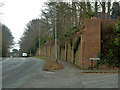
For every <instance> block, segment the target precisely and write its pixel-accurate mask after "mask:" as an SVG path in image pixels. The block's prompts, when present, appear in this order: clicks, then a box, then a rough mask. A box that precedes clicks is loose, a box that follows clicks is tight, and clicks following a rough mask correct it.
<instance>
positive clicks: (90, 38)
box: [81, 19, 101, 68]
mask: <svg viewBox="0 0 120 90" xmlns="http://www.w3.org/2000/svg"><path fill="white" fill-rule="evenodd" d="M100 45H101V21H100V20H98V19H94V20H91V19H90V20H86V21H85V29H84V32H83V34H82V37H81V52H82V53H81V56H82V57H81V60H82V68H89V67H91V61H90V60H89V58H97V57H98V51H100ZM95 63H96V61H94V65H95Z"/></svg>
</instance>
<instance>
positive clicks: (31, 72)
mask: <svg viewBox="0 0 120 90" xmlns="http://www.w3.org/2000/svg"><path fill="white" fill-rule="evenodd" d="M44 64H45V60H41V59H37V58H6V59H4V60H3V61H2V88H117V87H118V74H117V73H115V74H112V73H105V74H104V73H99V74H98V73H81V71H82V70H80V69H78V68H75V67H74V66H73V65H71V64H68V63H63V65H64V69H63V70H59V71H56V72H48V71H43V70H42V68H43V66H44Z"/></svg>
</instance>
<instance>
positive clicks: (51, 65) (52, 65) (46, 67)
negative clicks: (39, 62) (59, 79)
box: [35, 56, 63, 71]
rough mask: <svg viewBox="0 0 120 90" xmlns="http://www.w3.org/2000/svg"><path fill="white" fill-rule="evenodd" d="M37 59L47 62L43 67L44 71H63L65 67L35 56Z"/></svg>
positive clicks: (48, 59)
mask: <svg viewBox="0 0 120 90" xmlns="http://www.w3.org/2000/svg"><path fill="white" fill-rule="evenodd" d="M35 58H40V59H43V60H46V63H45V65H44V67H43V70H44V71H55V70H59V69H63V65H62V64H61V63H58V62H56V61H54V60H52V59H50V58H46V57H40V56H35Z"/></svg>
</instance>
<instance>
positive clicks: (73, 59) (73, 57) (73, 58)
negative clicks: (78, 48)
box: [72, 41, 75, 64]
mask: <svg viewBox="0 0 120 90" xmlns="http://www.w3.org/2000/svg"><path fill="white" fill-rule="evenodd" d="M72 61H73V64H75V53H74V41H73V44H72Z"/></svg>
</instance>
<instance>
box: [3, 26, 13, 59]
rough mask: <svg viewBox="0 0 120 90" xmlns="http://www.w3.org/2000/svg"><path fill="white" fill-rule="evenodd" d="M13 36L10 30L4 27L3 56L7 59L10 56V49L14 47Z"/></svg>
mask: <svg viewBox="0 0 120 90" xmlns="http://www.w3.org/2000/svg"><path fill="white" fill-rule="evenodd" d="M13 44H14V43H13V36H12V33H11V31H10V29H9V28H8V27H7V26H5V25H2V56H3V57H6V56H9V55H10V49H11V48H12V45H13Z"/></svg>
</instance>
